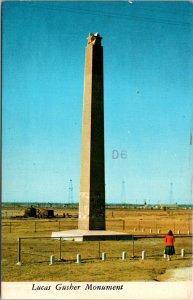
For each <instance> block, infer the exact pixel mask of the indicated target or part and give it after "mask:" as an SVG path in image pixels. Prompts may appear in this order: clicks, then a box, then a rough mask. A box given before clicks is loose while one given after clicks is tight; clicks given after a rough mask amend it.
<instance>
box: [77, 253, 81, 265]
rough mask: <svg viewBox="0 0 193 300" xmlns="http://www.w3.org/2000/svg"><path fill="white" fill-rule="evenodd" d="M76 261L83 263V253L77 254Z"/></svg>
mask: <svg viewBox="0 0 193 300" xmlns="http://www.w3.org/2000/svg"><path fill="white" fill-rule="evenodd" d="M76 263H77V264H80V263H81V255H80V254H77V255H76Z"/></svg>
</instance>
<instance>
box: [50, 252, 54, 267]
mask: <svg viewBox="0 0 193 300" xmlns="http://www.w3.org/2000/svg"><path fill="white" fill-rule="evenodd" d="M54 261H55V257H54V255H51V256H50V266H51V265H53V264H54Z"/></svg>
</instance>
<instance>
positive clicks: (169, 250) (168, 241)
mask: <svg viewBox="0 0 193 300" xmlns="http://www.w3.org/2000/svg"><path fill="white" fill-rule="evenodd" d="M174 242H175V238H174V235H173V232H172V230H169V231H168V233H167V235H166V236H165V246H166V247H165V254H166V255H167V258H168V260H171V255H173V254H175V248H174Z"/></svg>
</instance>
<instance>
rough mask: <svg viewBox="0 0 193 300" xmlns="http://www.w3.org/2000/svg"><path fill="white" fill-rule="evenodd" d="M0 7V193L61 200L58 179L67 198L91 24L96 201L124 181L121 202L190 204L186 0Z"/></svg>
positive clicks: (117, 196) (76, 166) (191, 40)
mask: <svg viewBox="0 0 193 300" xmlns="http://www.w3.org/2000/svg"><path fill="white" fill-rule="evenodd" d="M2 14H3V15H2V21H3V34H2V54H3V61H2V72H3V82H2V88H3V99H2V100H3V101H2V102H3V103H2V107H3V115H2V116H3V118H2V122H3V201H21V202H22V201H29V202H33V201H42V202H61V203H66V202H68V200H69V183H70V179H72V184H73V201H74V202H78V201H79V181H80V152H81V125H82V108H83V83H84V59H85V47H86V44H87V40H86V38H87V36H88V34H89V32H93V33H95V32H99V33H100V35H101V36H102V37H103V40H102V45H103V47H104V94H105V169H106V176H105V177H106V202H107V203H109V202H114V203H115V202H117V203H121V202H122V200H123V199H122V194H123V191H122V190H123V185H124V200H125V201H126V203H143V202H144V199H146V201H147V202H149V203H164V202H178V203H190V194H191V193H190V191H191V186H190V182H191V170H192V165H191V164H190V162H191V156H192V149H191V146H190V143H189V137H190V130H191V127H192V111H193V109H192V108H193V107H192V106H193V105H192V104H193V103H192V94H193V85H192V82H193V74H192V69H193V61H192V53H193V34H192V33H193V32H192V31H193V21H192V16H193V4H192V3H191V2H135V1H134V2H133V3H132V4H130V3H128V2H127V1H123V2H52V1H50V2H33V1H30V2H23V1H22V2H17V1H14V2H4V3H3V7H2ZM122 151H125V152H126V153H127V157H126V158H122V157H121V152H122ZM123 181H124V182H125V183H124V184H123ZM171 183H172V184H173V191H172V194H173V195H172V199H171Z"/></svg>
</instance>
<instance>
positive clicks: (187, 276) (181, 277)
mask: <svg viewBox="0 0 193 300" xmlns="http://www.w3.org/2000/svg"><path fill="white" fill-rule="evenodd" d="M192 275H193V272H192V267H187V268H178V269H171V270H166V272H165V273H164V274H163V275H160V276H159V278H158V280H159V281H193V277H192Z"/></svg>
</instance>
